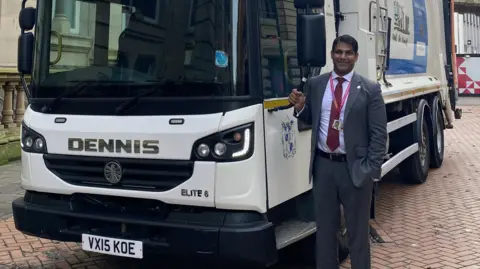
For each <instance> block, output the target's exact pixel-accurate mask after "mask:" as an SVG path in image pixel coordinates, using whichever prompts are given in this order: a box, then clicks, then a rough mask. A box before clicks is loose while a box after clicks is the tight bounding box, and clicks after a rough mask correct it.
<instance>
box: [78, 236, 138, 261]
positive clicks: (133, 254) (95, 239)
mask: <svg viewBox="0 0 480 269" xmlns="http://www.w3.org/2000/svg"><path fill="white" fill-rule="evenodd" d="M82 249H83V250H85V251H90V252H97V253H102V254H108V255H113V256H122V257H128V258H136V259H143V242H142V241H132V240H125V239H117V238H110V237H103V236H96V235H90V234H82Z"/></svg>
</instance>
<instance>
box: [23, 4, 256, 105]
mask: <svg viewBox="0 0 480 269" xmlns="http://www.w3.org/2000/svg"><path fill="white" fill-rule="evenodd" d="M245 2H246V0H216V1H207V0H109V1H104V0H44V1H38V21H37V28H36V35H37V38H36V39H37V44H36V46H35V60H34V65H35V68H34V70H35V71H34V73H33V77H32V88H33V94H34V97H35V98H56V97H58V96H62V95H63V96H64V98H115V97H122V98H130V97H135V96H138V95H139V94H144V93H146V92H152V89H153V90H155V89H157V88H158V90H157V91H154V92H152V93H151V94H149V95H148V96H150V97H157V98H158V97H160V98H163V97H165V98H170V97H176V98H177V97H182V98H189V97H238V96H248V95H249V89H248V85H247V83H246V81H247V79H246V78H247V75H248V62H247V61H246V59H247V43H246V41H247V40H246V36H245V35H246V19H245V18H246V8H245ZM65 93H67V94H66V95H65Z"/></svg>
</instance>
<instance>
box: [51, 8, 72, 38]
mask: <svg viewBox="0 0 480 269" xmlns="http://www.w3.org/2000/svg"><path fill="white" fill-rule="evenodd" d="M52 29H53V30H54V31H57V32H59V33H61V34H68V33H70V21H69V20H68V18H67V15H66V14H65V0H55V16H54V17H53V21H52Z"/></svg>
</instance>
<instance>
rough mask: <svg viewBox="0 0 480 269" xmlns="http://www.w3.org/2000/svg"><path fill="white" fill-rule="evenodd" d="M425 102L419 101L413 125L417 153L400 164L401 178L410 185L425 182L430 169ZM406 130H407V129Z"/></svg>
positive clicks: (429, 136) (428, 132)
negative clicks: (415, 120)
mask: <svg viewBox="0 0 480 269" xmlns="http://www.w3.org/2000/svg"><path fill="white" fill-rule="evenodd" d="M426 107H427V101H425V100H423V99H422V100H420V102H419V104H418V111H417V116H418V117H417V119H418V120H417V122H415V123H414V124H413V128H409V129H410V130H413V134H412V135H413V143H418V151H417V152H415V154H413V155H411V156H410V157H408V158H407V159H405V161H403V162H402V163H400V165H399V168H400V174H401V176H402V178H403V179H404V180H405V181H406V182H408V183H412V184H422V183H424V182H425V181H426V180H427V177H428V170H429V169H430V158H431V155H430V139H431V135H430V127H429V125H428V120H427V117H428V116H429V114H428V113H425V112H427V111H426V109H425V108H426ZM407 130H408V129H407Z"/></svg>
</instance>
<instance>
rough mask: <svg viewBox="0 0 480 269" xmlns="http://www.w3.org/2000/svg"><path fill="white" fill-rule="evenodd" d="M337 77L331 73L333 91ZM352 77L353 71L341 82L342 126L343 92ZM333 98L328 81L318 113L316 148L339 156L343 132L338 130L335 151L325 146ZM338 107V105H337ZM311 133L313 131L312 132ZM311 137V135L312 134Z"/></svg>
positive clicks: (343, 148) (343, 112) (343, 152)
mask: <svg viewBox="0 0 480 269" xmlns="http://www.w3.org/2000/svg"><path fill="white" fill-rule="evenodd" d="M337 77H339V76H338V75H337V74H336V73H335V72H334V71H332V78H333V90H335V87H337V84H338V81H337V79H336V78H337ZM352 77H353V71H351V72H350V73H348V74H346V75H345V76H343V78H344V79H345V81H344V82H343V84H342V86H343V92H342V100H343V98H345V103H344V104H343V106H342V110H341V111H340V122H341V123H342V124H343V122H344V121H343V120H344V114H345V106H346V103H347V101H346V100H347V99H348V95H347V96H346V97H344V95H345V94H348V93H345V91H346V90H347V87H348V84H349V83H350V81H351V80H352ZM333 98H334V96H333V95H332V90H331V89H330V79H329V80H328V83H327V86H326V88H325V94H324V95H323V100H322V111H321V112H320V123H319V125H318V126H319V128H318V130H317V147H318V149H320V150H321V151H324V152H328V153H340V154H345V153H346V151H345V142H344V139H343V130H342V129H341V130H340V133H339V136H340V146H339V147H338V148H337V149H336V150H335V151H333V152H332V151H331V150H330V148H329V147H328V146H327V135H328V129H329V127H330V126H329V125H330V111H331V108H332V102H333ZM310 102H315V100H311V101H310ZM338 105H339V106H340V104H338ZM302 111H303V109H302V110H300V112H298V114H300V113H302ZM312 131H313V130H312ZM312 135H313V133H312Z"/></svg>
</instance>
